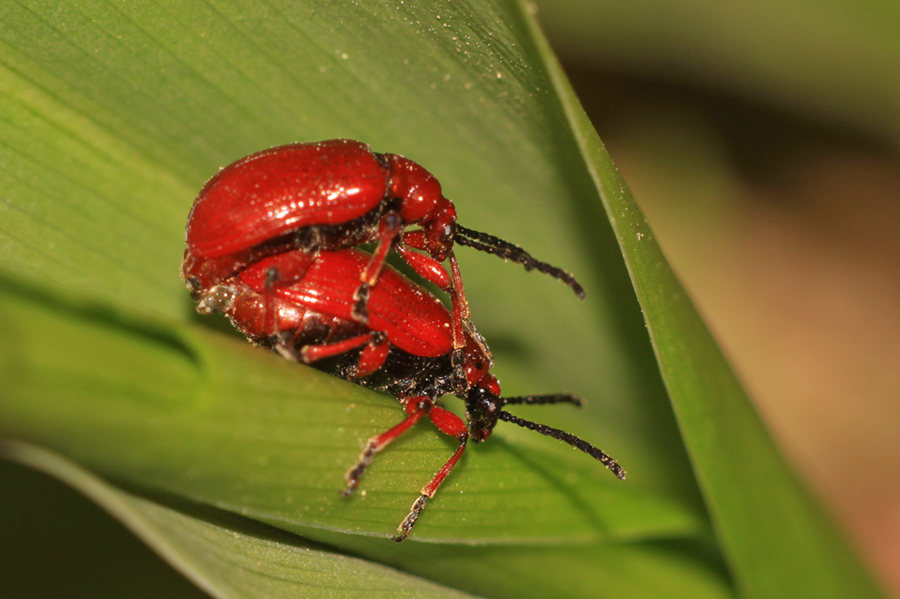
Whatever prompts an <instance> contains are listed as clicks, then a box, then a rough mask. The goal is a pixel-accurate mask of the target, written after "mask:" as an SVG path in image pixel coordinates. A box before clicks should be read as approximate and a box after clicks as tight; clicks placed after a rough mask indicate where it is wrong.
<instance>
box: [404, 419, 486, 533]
mask: <svg viewBox="0 0 900 599" xmlns="http://www.w3.org/2000/svg"><path fill="white" fill-rule="evenodd" d="M428 417H429V418H431V421H432V422H433V423H434V425H435V426H436V427H438V430H439V431H441V432H442V433H446V434H448V435H450V436H452V437H456V439H457V440H458V441H459V447H457V448H456V451H454V452H453V455H452V456H450V459H448V460H447V461H446V462H445V463H444V465H443V466H442V467H441V469H440V470H438V472H437V474H435V475H434V477H433V478H432V479H431V481H430V482H429V483H428V484H427V485H425V486H424V487H423V488H422V491H421V495H419V497H418V498H417V499H416V500H415V502H413V504H412V508H411V509H410V511H409V514H408V515H407V516H406V518H404V519H403V522H401V523H400V526H399V527H398V528H397V532H398V534H397V535H395V536H394V537H393V539H394V540H395V541H397V542H398V543H399V542H400V541H402V540H403V539H405V538H406V537H408V536H409V531H411V530H412V527H413V526H415V524H416V521H417V520H418V519H419V515H420V514H421V513H422V510H424V509H425V503H426V502H427V501H428V500H429V499H430V498H432V497H434V494H435V493H436V492H437V490H438V487H440V486H441V483H443V482H444V479H445V478H447V475H448V474H450V471H451V470H453V467H454V466H455V465H456V463H457V462H458V461H459V458H460V457H462V454H463V451H464V450H465V449H466V444H467V443H468V441H469V431H468V429H466V424H465V423H464V422H463V421H462V419H461V418H460V417H459V416H457V415H456V414H454V413H453V412H450V411H448V410H445V409H444V408H442V407H440V406H433V407H432V408H431V411H430V412H429V413H428Z"/></svg>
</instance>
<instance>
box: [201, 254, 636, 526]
mask: <svg viewBox="0 0 900 599" xmlns="http://www.w3.org/2000/svg"><path fill="white" fill-rule="evenodd" d="M370 263H371V255H370V254H367V253H365V252H363V251H361V250H356V249H346V250H339V251H333V252H323V253H319V254H317V253H314V252H307V251H303V250H293V251H288V252H283V253H281V254H276V255H274V256H270V257H267V258H264V259H261V260H259V261H257V262H255V263H253V264H251V265H249V266H248V267H247V268H245V269H244V270H243V271H241V272H240V274H239V275H238V276H237V277H235V278H234V279H232V280H231V283H230V284H228V285H220V286H217V287H214V288H213V289H212V290H211V292H210V293H208V294H207V295H206V296H205V297H204V298H202V299H201V301H200V303H199V304H198V310H199V311H201V312H204V313H208V312H215V311H219V312H224V313H225V314H227V315H228V316H229V317H230V318H231V320H232V322H233V323H234V324H235V326H236V327H237V328H238V329H239V330H241V331H242V332H243V333H244V334H246V335H247V337H248V338H250V339H251V340H252V341H254V342H257V343H260V344H264V345H268V346H270V347H272V348H273V349H275V350H276V351H278V352H279V353H281V354H282V355H284V356H285V357H288V358H290V359H294V360H298V361H302V362H306V363H312V364H314V365H315V366H316V367H318V368H321V369H323V370H325V371H327V372H331V373H333V374H335V375H337V376H341V377H343V378H347V379H350V380H354V381H356V382H358V383H360V384H362V385H365V386H368V387H373V388H376V389H380V390H384V391H388V392H390V393H392V394H393V395H395V396H396V397H397V398H398V399H399V400H400V403H401V404H403V408H404V410H405V411H406V413H407V417H406V419H404V420H403V421H402V422H401V423H400V424H398V425H397V426H395V427H393V428H392V429H390V430H388V431H386V432H384V433H382V434H380V435H377V436H375V437H372V438H371V439H369V441H368V442H367V443H366V446H365V449H364V450H363V452H362V453H361V454H360V457H359V461H358V462H357V463H356V464H355V465H354V466H353V467H352V468H350V470H349V471H348V472H347V475H346V480H347V489H346V490H345V491H344V494H345V495H346V494H349V493H350V492H351V491H352V490H353V489H354V488H355V487H356V486H357V484H358V483H359V479H360V477H361V476H362V474H363V472H364V470H365V469H366V467H367V466H368V465H369V464H370V463H371V461H372V458H373V457H374V455H375V453H377V452H379V451H381V450H382V449H384V448H385V447H386V446H387V445H388V444H389V443H390V442H391V441H393V440H394V439H396V438H397V437H398V436H399V435H400V434H401V433H403V432H404V431H405V430H407V429H408V428H410V427H411V426H412V425H413V424H415V423H416V422H417V421H419V420H420V419H421V418H422V417H423V416H425V415H426V414H427V415H428V417H429V418H430V419H431V421H432V422H433V423H434V424H435V426H437V428H438V430H440V431H441V432H443V433H446V434H448V435H451V436H452V437H455V438H456V439H457V440H458V441H459V446H458V447H457V449H456V451H455V452H454V453H453V455H452V456H451V457H450V459H448V460H447V462H446V463H445V464H444V466H443V467H442V468H441V469H440V470H439V471H438V473H437V474H436V475H435V476H434V477H433V478H432V479H431V481H430V482H429V483H428V484H427V485H425V487H424V488H423V489H422V491H421V495H420V496H419V498H418V499H417V500H416V501H415V503H414V504H413V506H412V509H411V510H410V513H409V515H407V517H406V518H405V519H404V520H403V522H402V523H401V524H400V527H399V528H398V531H399V534H397V535H396V536H395V537H394V540H396V541H402V540H403V539H405V538H406V537H407V535H408V534H409V532H410V530H411V529H412V527H413V525H414V524H415V523H416V520H417V519H418V517H419V514H420V513H421V512H422V510H423V509H424V508H425V503H426V501H427V499H428V498H430V497H433V496H434V493H435V492H436V491H437V489H438V487H439V486H440V485H441V483H442V482H443V481H444V479H445V478H446V477H447V475H448V474H449V473H450V470H451V469H452V468H453V466H454V465H455V464H456V462H457V461H458V460H459V458H460V456H461V455H462V453H463V450H464V449H465V447H466V444H467V443H468V440H469V439H470V438H471V439H472V440H474V441H475V442H480V441H484V440H485V439H487V438H488V437H489V436H490V434H491V431H492V430H493V429H494V426H495V425H496V424H497V421H498V420H504V421H507V422H512V423H515V424H518V425H519V426H522V427H525V428H527V429H529V430H533V431H537V432H539V433H541V434H544V435H548V436H550V437H553V438H555V439H558V440H560V441H563V442H566V443H568V444H570V445H572V446H573V447H576V448H578V449H580V450H581V451H584V452H585V453H588V454H589V455H591V456H592V457H594V458H595V459H597V460H599V461H600V462H601V463H603V464H604V465H605V466H606V467H607V468H609V469H610V470H612V472H613V473H614V474H615V475H616V476H617V477H619V478H621V479H624V478H625V471H624V470H622V468H621V467H620V466H619V465H618V464H617V463H616V462H615V461H614V460H612V459H611V458H610V457H609V456H608V455H607V454H605V453H604V452H603V451H601V450H599V449H597V448H596V447H594V446H592V445H591V444H589V443H587V442H586V441H583V440H582V439H580V438H578V437H576V436H575V435H572V434H570V433H566V432H564V431H561V430H558V429H554V428H551V427H549V426H546V425H543V424H536V423H534V422H530V421H528V420H523V419H521V418H517V417H516V416H513V415H512V414H510V413H508V412H505V411H503V409H502V408H503V407H504V406H506V405H510V404H551V403H561V402H569V403H574V404H576V405H581V401H580V400H579V399H578V398H576V397H574V396H572V395H568V394H558V395H537V396H526V397H505V398H502V397H500V385H499V383H498V381H497V379H496V378H495V377H494V376H493V375H491V374H490V373H489V369H490V367H491V366H492V360H491V355H490V351H489V350H488V348H487V345H486V344H485V342H484V340H483V339H482V338H481V337H480V336H479V335H478V334H477V333H476V332H475V331H474V329H472V328H470V327H467V328H466V329H465V331H464V334H465V344H464V347H465V349H464V352H463V355H464V361H463V368H462V369H459V368H457V367H455V366H454V364H453V360H452V356H451V354H452V353H453V350H454V344H453V339H452V336H451V334H450V322H451V316H450V313H449V312H448V311H447V309H446V308H445V307H444V306H443V304H442V303H441V302H440V300H438V299H437V298H436V297H434V296H433V295H431V294H430V293H429V292H427V291H426V290H424V289H422V288H421V287H419V286H418V285H416V284H415V283H413V282H412V281H410V280H409V279H407V278H406V277H404V276H403V275H401V274H400V273H398V272H397V271H396V270H394V269H393V268H392V267H390V266H389V265H386V266H384V268H383V270H382V272H381V276H380V278H379V282H378V285H377V286H375V287H373V288H372V292H371V295H370V296H369V304H368V307H369V320H368V324H366V325H363V324H362V323H360V322H358V321H356V320H355V319H354V318H353V304H354V300H353V299H352V294H353V291H354V289H355V288H356V285H357V282H358V281H359V276H360V273H362V272H364V271H365V270H366V269H367V268H368V266H369V264H370ZM282 277H285V278H287V279H288V280H290V281H291V284H290V285H277V284H273V283H274V282H276V281H277V280H279V279H280V278H282ZM446 394H455V395H457V396H459V397H460V398H461V399H463V400H465V402H466V420H467V422H466V423H464V422H463V421H462V420H461V419H460V418H459V417H458V416H456V415H454V414H453V413H452V412H449V411H447V410H445V409H444V408H442V407H440V406H438V405H436V403H435V402H436V401H437V400H438V399H439V398H440V397H441V396H443V395H446Z"/></svg>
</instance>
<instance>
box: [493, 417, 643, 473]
mask: <svg viewBox="0 0 900 599" xmlns="http://www.w3.org/2000/svg"><path fill="white" fill-rule="evenodd" d="M498 417H499V418H500V420H505V421H506V422H512V423H513V424H518V425H519V426H521V427H522V428H527V429H528V430H530V431H535V432H538V433H541V434H542V435H547V436H548V437H553V438H554V439H556V440H558V441H562V442H563V443H568V444H569V445H571V446H572V447H574V448H575V449H580V450H581V451H583V452H584V453H586V454H588V455H589V456H591V457H592V458H594V459H595V460H597V461H599V462H600V463H601V464H603V465H604V466H606V467H607V468H609V469H610V470H611V471H612V473H613V474H615V475H616V477H617V478H619V479H620V480H625V470H623V469H622V467H621V466H619V464H617V463H616V461H615V460H614V459H612V458H611V457H609V456H608V455H607V454H606V453H605V452H603V451H601V450H600V449H597V448H596V447H594V446H593V445H591V444H590V443H588V442H587V441H584V440H582V439H580V438H579V437H576V436H575V435H573V434H572V433H567V432H565V431H561V430H559V429H556V428H552V427H549V426H547V425H546V424H538V423H536V422H531V421H530V420H524V419H522V418H518V417H516V416H513V415H512V414H510V413H509V412H503V411H501V412H500V413H499V414H498Z"/></svg>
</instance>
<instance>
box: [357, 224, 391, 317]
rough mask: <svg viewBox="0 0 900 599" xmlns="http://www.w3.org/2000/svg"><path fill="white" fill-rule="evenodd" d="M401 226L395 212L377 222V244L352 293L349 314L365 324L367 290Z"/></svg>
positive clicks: (372, 284)
mask: <svg viewBox="0 0 900 599" xmlns="http://www.w3.org/2000/svg"><path fill="white" fill-rule="evenodd" d="M402 227H403V220H402V219H401V218H400V215H399V214H397V213H396V212H393V211H389V212H388V213H387V214H385V215H384V216H383V217H382V218H381V222H380V223H379V224H378V246H377V247H376V248H375V252H374V253H373V254H372V259H371V260H369V264H368V266H366V269H365V270H364V271H363V273H362V275H361V277H360V283H359V287H358V288H357V289H356V292H355V293H354V294H353V300H354V302H353V308H352V310H351V312H350V314H351V315H352V316H353V319H354V320H356V321H358V322H361V323H363V324H366V323H367V322H368V320H369V314H368V312H367V310H366V303H367V302H368V301H369V291H370V289H371V288H372V287H374V286H375V283H376V282H378V275H380V274H381V268H382V267H383V266H384V261H385V259H386V258H387V254H388V252H389V251H390V249H391V245H392V244H393V241H394V239H396V238H397V236H398V235H400V229H401V228H402Z"/></svg>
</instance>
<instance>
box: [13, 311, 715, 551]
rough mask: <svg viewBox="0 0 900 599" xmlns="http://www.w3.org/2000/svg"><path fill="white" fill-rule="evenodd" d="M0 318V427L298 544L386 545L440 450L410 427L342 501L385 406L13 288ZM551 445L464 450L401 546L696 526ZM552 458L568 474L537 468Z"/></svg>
mask: <svg viewBox="0 0 900 599" xmlns="http://www.w3.org/2000/svg"><path fill="white" fill-rule="evenodd" d="M0 307H2V311H0V314H2V317H0V331H2V338H3V339H4V340H5V343H4V344H3V355H4V356H5V359H4V360H3V362H2V375H3V380H4V381H5V384H4V397H5V401H4V402H3V403H2V404H0V433H2V434H5V435H7V436H10V437H14V438H16V437H18V438H24V439H28V440H30V441H32V442H36V443H40V444H42V445H44V446H47V447H51V448H54V449H56V450H57V451H60V452H66V453H67V454H69V455H72V456H73V457H75V458H76V459H78V461H79V462H81V463H83V464H85V465H87V466H88V467H90V468H93V469H94V470H96V471H98V472H100V473H102V474H104V475H106V476H108V477H110V478H113V479H115V480H119V481H122V482H125V483H128V484H130V485H136V486H143V487H148V488H153V489H158V490H162V491H165V492H168V493H172V494H176V495H179V496H183V497H187V498H189V499H191V500H194V501H197V502H205V503H210V504H213V505H216V506H218V507H221V508H225V509H229V510H232V511H235V512H239V513H242V514H245V515H249V516H252V517H255V518H257V519H260V520H263V521H266V522H269V523H272V524H274V525H276V526H279V527H281V528H284V529H285V530H290V531H293V532H297V533H300V534H304V535H307V536H311V537H314V538H315V537H316V536H318V535H321V534H323V532H322V531H323V530H324V531H333V532H341V533H345V534H346V533H353V534H365V535H376V536H379V537H382V538H385V537H387V536H388V535H389V534H390V533H392V531H393V529H394V528H395V527H396V525H397V524H398V523H399V522H400V520H402V518H403V516H404V515H405V514H406V512H407V511H408V509H409V506H410V505H411V504H412V502H413V500H414V499H415V498H416V497H417V495H418V489H419V488H420V487H421V486H422V485H423V484H424V482H425V481H427V480H428V478H429V477H430V476H431V474H432V473H433V472H434V471H435V470H437V468H438V467H439V466H440V464H441V463H442V461H443V460H444V459H446V457H447V456H448V455H449V453H450V451H451V449H452V447H453V443H450V442H448V441H449V440H447V441H445V440H444V439H440V438H438V436H437V435H435V434H434V433H433V432H432V431H430V430H428V429H426V428H425V427H420V429H425V430H417V431H416V432H415V433H413V434H410V435H409V438H407V439H402V440H400V441H398V442H397V444H396V446H394V447H392V450H391V451H389V452H384V454H383V455H382V456H379V460H378V461H376V463H375V464H374V465H373V467H372V469H371V470H370V472H369V473H368V475H367V477H366V478H365V479H364V480H365V484H364V485H363V487H362V490H363V491H365V492H364V493H361V494H360V496H357V497H353V498H342V497H340V495H339V494H338V490H340V488H342V485H343V473H344V471H345V470H346V469H347V467H348V466H349V465H350V464H352V463H353V462H354V460H355V458H356V455H357V454H358V453H359V450H360V448H361V446H362V445H363V443H364V441H365V439H366V438H367V437H368V436H370V435H371V434H373V433H374V432H378V431H381V430H386V429H388V428H389V427H390V426H392V425H394V424H396V422H397V421H398V420H399V418H400V417H401V415H402V412H401V411H400V410H399V409H398V406H397V404H396V401H395V400H393V399H392V398H390V397H387V396H384V395H379V394H375V393H372V392H371V391H367V390H365V389H363V388H361V387H358V386H356V385H353V384H350V383H348V382H346V381H342V380H340V379H337V378H335V377H331V376H328V375H325V374H323V373H320V372H318V371H315V370H313V369H312V368H308V367H303V366H298V365H296V364H291V363H288V362H286V361H284V360H282V359H280V358H278V357H276V356H275V355H274V354H268V353H265V352H261V351H258V350H254V349H252V348H249V347H247V346H246V344H244V343H242V342H240V341H231V340H226V341H227V342H225V343H223V339H222V338H221V335H220V334H217V333H209V332H205V331H203V330H190V329H189V330H185V331H182V332H180V333H178V334H170V333H167V332H166V331H165V329H162V328H159V329H149V328H140V327H137V326H128V325H127V324H124V323H115V322H110V321H107V320H105V319H102V318H98V317H97V316H95V315H93V314H90V313H84V312H79V311H78V310H65V309H64V308H63V306H60V305H59V304H56V305H54V304H48V303H44V302H42V301H41V299H40V298H37V297H34V296H29V297H21V296H19V297H17V296H15V295H14V294H12V293H7V294H5V295H2V296H0ZM51 338H52V339H53V340H54V342H53V343H51V344H48V343H46V340H47V339H51ZM92 365H102V367H100V368H96V367H95V368H92V367H91V366H92ZM36 397H37V398H39V399H40V401H35V399H34V398H36ZM555 445H557V444H549V443H548V444H543V445H542V444H531V443H529V444H528V446H526V447H521V448H520V447H516V446H515V445H510V444H509V443H506V442H504V441H503V439H502V437H501V438H498V439H497V441H495V442H494V443H491V444H486V445H484V446H480V447H477V448H475V449H474V450H473V451H470V452H469V453H468V454H467V455H466V457H465V460H464V468H465V472H466V474H465V476H454V477H453V478H452V479H451V480H450V481H449V482H448V484H447V487H445V489H444V490H443V493H442V494H441V495H440V496H439V497H438V498H437V499H436V500H435V501H434V509H431V510H428V511H426V512H425V514H424V515H423V516H422V520H423V521H422V527H421V530H420V532H419V531H417V532H419V534H417V535H416V538H417V540H419V541H425V540H433V541H437V540H443V541H444V542H447V541H456V542H459V541H463V542H468V543H472V542H479V541H481V542H501V541H502V542H504V543H510V542H513V543H515V542H525V541H531V542H535V541H537V542H547V541H551V540H552V541H553V542H556V543H558V542H560V541H562V540H566V539H568V540H570V541H573V540H574V541H579V542H584V541H590V540H596V539H618V540H634V539H640V538H660V537H673V536H674V537H683V536H689V535H693V534H696V533H697V532H698V531H701V530H702V529H703V526H704V519H703V517H702V514H697V513H695V512H692V511H691V510H689V509H685V508H684V507H683V506H680V505H679V504H678V503H677V502H674V501H672V500H671V499H668V498H666V497H664V496H659V495H657V494H653V493H649V492H647V491H646V490H641V489H640V488H630V487H627V486H625V485H622V484H621V483H620V482H619V481H618V480H616V479H615V478H614V477H613V476H612V475H610V474H608V473H606V472H603V471H600V472H601V473H602V474H603V476H596V474H597V471H596V470H590V469H588V470H587V471H586V472H585V474H581V473H580V469H579V468H578V464H579V463H582V464H584V463H586V464H591V462H589V461H588V462H583V460H587V459H588V458H586V457H584V456H582V455H580V454H576V453H574V452H572V451H571V450H570V449H569V448H566V447H563V446H555ZM430 456H434V457H433V458H432V457H430ZM560 463H566V464H569V465H570V468H571V470H572V472H571V474H568V475H567V476H565V477H561V476H558V475H554V473H553V469H554V468H555V467H558V465H559V464H560ZM460 472H462V470H460ZM426 524H427V526H426Z"/></svg>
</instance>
